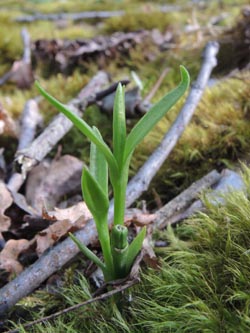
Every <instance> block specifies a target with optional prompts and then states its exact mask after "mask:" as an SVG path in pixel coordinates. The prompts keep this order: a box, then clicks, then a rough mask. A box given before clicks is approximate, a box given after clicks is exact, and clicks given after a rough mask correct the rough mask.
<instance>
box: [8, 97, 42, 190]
mask: <svg viewBox="0 0 250 333" xmlns="http://www.w3.org/2000/svg"><path fill="white" fill-rule="evenodd" d="M41 121H42V116H41V114H40V113H39V109H38V104H37V101H36V100H35V99H30V100H29V101H27V102H26V104H25V106H24V109H23V113H22V117H21V127H20V136H19V141H18V147H17V150H21V149H24V148H26V147H27V146H28V145H29V144H31V142H32V141H33V139H34V137H35V134H36V128H37V126H38V125H39V124H40V123H41ZM23 181H24V179H23V177H22V175H21V174H20V173H17V172H15V173H14V174H12V176H11V178H10V179H9V181H8V189H9V190H10V191H11V192H13V191H16V192H17V191H18V190H19V189H20V187H21V186H22V184H23Z"/></svg>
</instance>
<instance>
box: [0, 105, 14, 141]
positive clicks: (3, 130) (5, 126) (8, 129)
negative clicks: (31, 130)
mask: <svg viewBox="0 0 250 333" xmlns="http://www.w3.org/2000/svg"><path fill="white" fill-rule="evenodd" d="M0 134H4V135H9V136H12V137H15V138H16V137H18V126H17V123H16V122H15V121H14V120H13V118H12V117H11V116H10V114H9V113H8V111H7V110H5V109H4V108H3V106H2V104H1V103H0Z"/></svg>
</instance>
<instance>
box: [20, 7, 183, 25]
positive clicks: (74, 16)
mask: <svg viewBox="0 0 250 333" xmlns="http://www.w3.org/2000/svg"><path fill="white" fill-rule="evenodd" d="M158 8H159V10H160V11H162V12H164V13H165V12H174V11H179V10H180V9H181V8H180V6H176V5H164V6H158ZM125 13H126V12H125V11H124V10H116V11H85V12H79V13H56V14H41V13H36V14H34V15H24V16H19V17H16V18H15V21H16V22H34V21H59V20H70V21H79V20H85V19H105V18H109V17H118V16H123V15H125Z"/></svg>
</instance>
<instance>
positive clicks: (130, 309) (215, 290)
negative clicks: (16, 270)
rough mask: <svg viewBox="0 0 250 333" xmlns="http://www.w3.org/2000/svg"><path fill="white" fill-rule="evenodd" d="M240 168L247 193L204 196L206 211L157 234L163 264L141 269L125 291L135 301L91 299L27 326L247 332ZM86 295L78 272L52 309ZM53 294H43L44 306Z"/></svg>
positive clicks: (249, 225) (248, 244)
mask: <svg viewBox="0 0 250 333" xmlns="http://www.w3.org/2000/svg"><path fill="white" fill-rule="evenodd" d="M244 169H245V170H244V178H245V184H246V188H245V191H238V192H230V193H229V194H227V195H226V196H225V195H224V196H223V200H224V204H221V203H220V204H219V203H217V204H216V205H215V204H214V203H213V204H211V203H210V202H208V200H207V199H206V196H204V203H205V206H206V212H205V213H204V212H203V213H198V214H197V215H196V216H194V217H192V218H190V219H189V220H188V221H186V222H184V223H183V224H182V225H180V226H179V227H177V228H176V230H173V229H171V228H169V229H168V230H166V231H164V232H160V233H159V232H157V235H156V236H157V238H161V239H162V240H167V241H168V242H169V246H168V247H166V248H161V249H160V251H159V253H158V255H160V256H161V258H162V259H161V268H160V270H158V271H155V270H153V269H147V270H145V271H144V272H143V274H142V281H141V283H140V284H139V285H137V286H136V287H134V288H133V290H132V291H131V290H130V291H127V292H126V295H127V296H128V295H129V294H130V295H131V296H132V298H131V299H132V300H130V302H129V301H125V303H124V307H123V310H122V311H121V312H119V311H118V310H117V308H114V307H113V308H112V306H111V304H110V302H109V301H105V302H102V303H93V304H92V305H90V306H88V307H85V308H83V309H80V310H77V312H72V313H68V314H66V315H64V316H61V317H59V318H58V319H56V320H55V322H54V323H46V324H44V325H38V326H34V327H33V329H32V330H31V331H32V332H36V333H38V332H42V331H44V329H45V328H46V332H55V333H57V332H58V333H59V332H61V331H60V330H61V329H62V328H63V330H64V332H66V333H68V332H74V333H75V332H127V333H132V332H133V333H137V332H138V333H139V332H140V333H141V332H156V333H162V332H169V333H170V332H171V333H177V332H190V333H191V332H197V333H199V332H200V333H203V332H209V333H222V332H230V333H235V332H242V333H246V332H249V330H250V309H249V302H250V296H249V289H250V281H249V274H250V255H249V253H250V252H249V249H250V220H249V215H250V191H249V188H250V187H249V185H250V169H247V168H244ZM156 250H157V249H156ZM71 283H72V281H71ZM126 295H125V296H124V300H126V297H127V296H126ZM89 298H90V289H89V286H88V283H87V281H86V280H85V279H84V278H83V277H80V278H79V280H78V282H77V283H75V284H73V285H70V284H69V285H68V287H67V288H66V289H65V290H64V293H63V294H61V295H60V297H59V296H57V306H58V304H60V303H61V304H62V302H63V304H64V306H66V305H67V306H69V305H73V304H77V303H80V302H82V301H83V300H85V299H89ZM38 299H39V297H38ZM55 299H56V298H55V297H54V301H53V302H54V303H53V302H52V303H50V302H48V298H47V299H46V300H47V302H48V306H47V307H48V308H50V309H51V307H50V306H49V304H56V302H55ZM58 300H60V302H58ZM33 301H34V300H33ZM40 302H41V298H40ZM22 303H23V304H24V303H25V300H24V301H23V302H22ZM41 303H42V302H41ZM26 304H28V302H27V301H26ZM43 309H44V308H43ZM37 314H38V311H37ZM37 314H36V316H37ZM20 332H26V331H25V330H23V331H22V330H20Z"/></svg>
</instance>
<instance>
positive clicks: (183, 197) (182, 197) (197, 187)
mask: <svg viewBox="0 0 250 333" xmlns="http://www.w3.org/2000/svg"><path fill="white" fill-rule="evenodd" d="M220 179H221V175H220V174H219V173H218V172H217V171H216V170H213V171H211V172H209V174H207V175H206V176H204V177H202V178H201V179H199V180H198V181H197V182H195V183H193V184H192V185H191V186H190V187H189V188H187V189H186V190H185V191H183V192H182V193H181V194H179V195H178V196H177V197H175V198H174V199H173V200H171V201H170V202H168V203H167V204H166V205H165V206H163V207H162V208H161V209H159V210H158V211H157V214H156V215H157V218H156V220H155V222H154V227H155V228H157V229H162V228H164V227H165V226H166V224H168V221H169V219H170V218H173V216H175V215H179V214H180V212H181V211H183V210H184V209H187V207H189V206H190V204H191V203H192V202H193V201H195V200H196V199H197V198H198V196H199V195H200V194H201V193H202V192H203V191H204V190H206V189H208V188H210V187H211V186H213V185H214V184H215V183H217V182H218V181H219V180H220Z"/></svg>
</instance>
